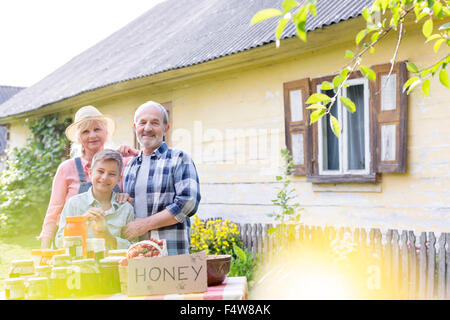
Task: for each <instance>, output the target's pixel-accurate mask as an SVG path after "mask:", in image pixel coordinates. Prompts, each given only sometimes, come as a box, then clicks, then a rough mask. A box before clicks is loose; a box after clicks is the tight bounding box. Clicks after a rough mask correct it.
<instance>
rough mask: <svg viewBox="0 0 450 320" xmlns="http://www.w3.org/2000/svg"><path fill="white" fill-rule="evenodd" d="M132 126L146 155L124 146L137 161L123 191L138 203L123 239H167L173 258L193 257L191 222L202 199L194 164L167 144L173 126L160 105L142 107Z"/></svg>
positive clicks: (127, 171) (128, 170) (128, 168)
mask: <svg viewBox="0 0 450 320" xmlns="http://www.w3.org/2000/svg"><path fill="white" fill-rule="evenodd" d="M133 127H134V131H135V132H136V136H137V139H138V141H139V144H140V145H141V151H140V152H138V151H137V150H134V149H131V148H126V147H125V146H122V147H121V148H122V150H121V151H122V152H124V153H126V152H128V154H130V155H134V156H135V158H134V159H133V160H131V161H130V162H129V163H128V164H127V166H126V168H125V171H124V175H123V191H124V192H126V193H128V194H129V195H130V197H131V198H133V199H134V210H135V217H136V219H135V220H134V221H132V222H130V223H129V224H127V225H126V226H125V227H124V229H123V230H122V233H123V236H124V237H125V238H127V239H133V238H137V237H139V239H140V240H145V239H148V238H149V237H153V238H157V239H166V240H167V250H168V253H169V255H176V254H186V253H189V228H190V223H189V217H191V216H192V215H194V214H195V213H196V211H197V209H198V205H199V203H200V198H201V197H200V185H199V180H198V175H197V170H196V168H195V165H194V163H193V161H192V159H191V158H190V156H189V155H187V154H186V153H185V152H183V151H181V150H176V149H172V148H169V147H168V146H167V144H166V143H165V142H164V140H163V137H164V136H165V135H166V134H167V132H168V130H169V123H168V116H167V111H166V110H165V109H164V107H163V106H162V105H160V104H159V103H156V102H154V101H148V102H146V103H144V104H143V105H141V106H140V107H139V108H138V109H137V110H136V113H135V115H134V124H133ZM124 148H125V149H127V150H123V149H124Z"/></svg>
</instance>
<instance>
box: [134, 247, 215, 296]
mask: <svg viewBox="0 0 450 320" xmlns="http://www.w3.org/2000/svg"><path fill="white" fill-rule="evenodd" d="M207 287H208V285H207V273H206V253H205V252H198V253H194V254H182V255H176V256H165V257H152V258H141V259H129V260H128V295H129V296H142V295H154V294H170V293H179V294H183V293H196V292H205V291H206V290H207Z"/></svg>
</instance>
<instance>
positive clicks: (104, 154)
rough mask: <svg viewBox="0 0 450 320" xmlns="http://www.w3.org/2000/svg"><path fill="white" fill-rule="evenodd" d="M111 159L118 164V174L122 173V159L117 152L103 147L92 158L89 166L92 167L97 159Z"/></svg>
mask: <svg viewBox="0 0 450 320" xmlns="http://www.w3.org/2000/svg"><path fill="white" fill-rule="evenodd" d="M105 160H113V161H115V162H117V165H118V166H119V175H120V174H121V173H122V168H123V161H122V156H121V155H120V153H119V152H117V151H116V150H113V149H103V150H101V151H99V152H97V153H96V154H95V155H94V157H93V158H92V165H91V168H92V169H94V167H95V163H96V162H98V161H105Z"/></svg>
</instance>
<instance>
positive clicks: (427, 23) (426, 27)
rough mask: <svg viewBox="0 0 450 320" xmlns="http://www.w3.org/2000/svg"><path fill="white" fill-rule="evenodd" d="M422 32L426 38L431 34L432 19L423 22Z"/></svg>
mask: <svg viewBox="0 0 450 320" xmlns="http://www.w3.org/2000/svg"><path fill="white" fill-rule="evenodd" d="M422 32H423V34H424V36H425V37H426V38H428V37H429V36H431V33H432V32H433V20H432V19H431V18H430V19H428V20H427V21H425V23H424V24H423V26H422Z"/></svg>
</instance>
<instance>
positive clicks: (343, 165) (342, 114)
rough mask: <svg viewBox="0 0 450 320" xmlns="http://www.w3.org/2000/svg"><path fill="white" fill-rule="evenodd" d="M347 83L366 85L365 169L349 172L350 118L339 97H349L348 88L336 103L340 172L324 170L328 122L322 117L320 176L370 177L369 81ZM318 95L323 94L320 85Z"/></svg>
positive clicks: (320, 128)
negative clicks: (324, 129) (325, 138)
mask: <svg viewBox="0 0 450 320" xmlns="http://www.w3.org/2000/svg"><path fill="white" fill-rule="evenodd" d="M347 83H348V85H349V86H351V85H358V84H363V85H364V147H365V148H364V149H365V150H364V156H365V168H364V169H363V170H349V169H348V152H347V148H348V142H347V140H348V139H347V138H348V130H346V125H345V126H344V124H346V123H347V117H348V111H347V110H346V109H345V110H344V106H342V103H341V101H340V99H339V96H341V95H342V94H343V95H344V96H345V97H346V96H347V88H346V87H344V88H342V91H341V93H340V94H339V96H338V99H337V101H336V107H337V108H338V121H339V125H340V127H341V134H340V138H339V148H338V149H339V168H340V169H339V170H323V157H324V155H323V143H324V141H323V140H324V139H323V135H322V131H323V125H324V122H325V121H326V117H325V116H324V117H322V118H321V119H320V120H319V121H318V135H319V137H318V138H319V139H318V142H319V145H318V149H319V150H318V157H319V159H318V164H319V175H335V176H340V175H368V174H370V161H371V155H370V123H369V119H370V118H369V99H370V90H369V81H368V80H367V79H366V78H357V79H350V80H347ZM316 92H318V93H321V92H322V90H321V88H320V85H317V91H316Z"/></svg>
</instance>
